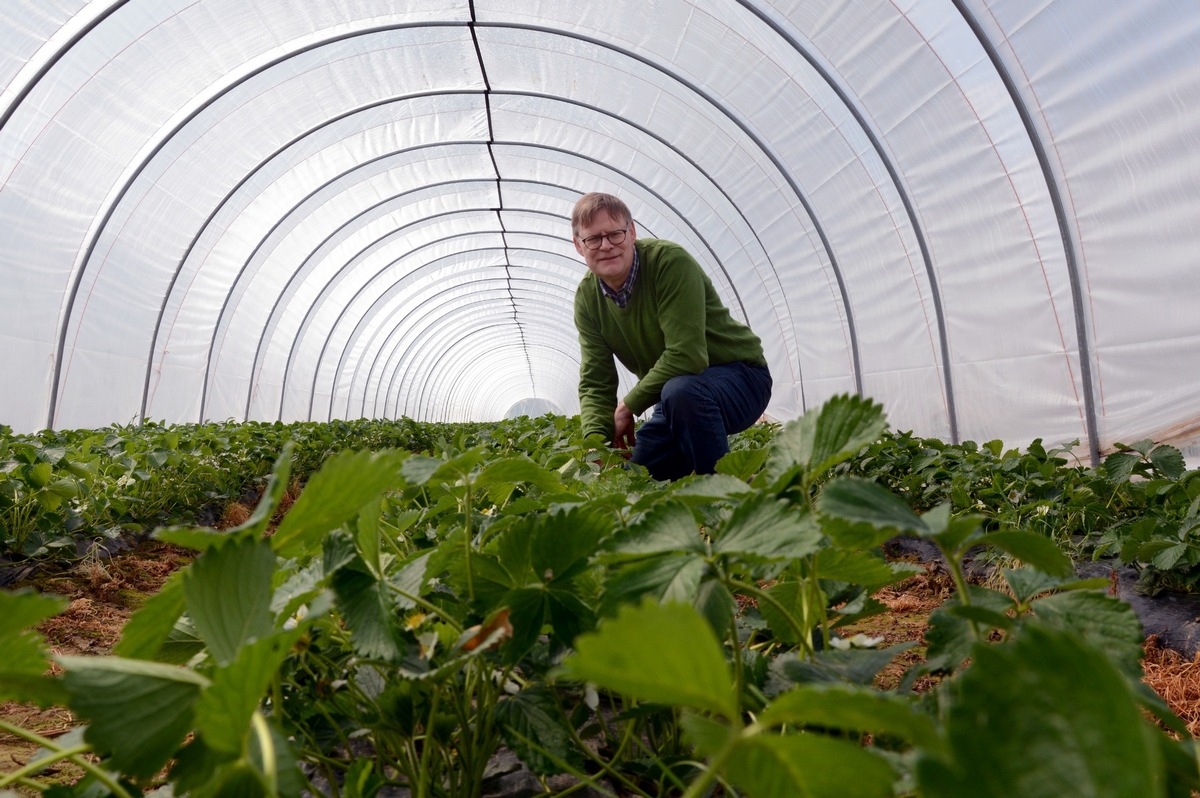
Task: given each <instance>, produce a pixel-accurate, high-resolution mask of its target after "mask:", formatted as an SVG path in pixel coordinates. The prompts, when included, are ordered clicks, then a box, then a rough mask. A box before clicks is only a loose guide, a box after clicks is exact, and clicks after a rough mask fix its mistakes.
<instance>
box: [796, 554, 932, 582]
mask: <svg viewBox="0 0 1200 798" xmlns="http://www.w3.org/2000/svg"><path fill="white" fill-rule="evenodd" d="M924 570H925V569H924V568H922V567H921V566H919V565H915V564H913V563H904V562H894V563H893V562H888V561H887V560H885V559H884V558H883V556H882V553H881V552H879V551H878V550H875V551H846V550H845V549H838V548H827V549H821V551H819V552H818V553H817V574H818V575H819V576H820V577H821V578H822V579H833V580H836V581H839V582H850V583H852V584H855V585H862V586H863V587H864V588H866V589H867V591H868V592H871V593H874V592H875V591H876V590H878V589H879V588H881V587H885V586H887V585H890V584H893V583H895V582H898V581H900V580H902V579H907V578H908V577H910V576H912V575H914V574H919V573H922V572H923V571H924Z"/></svg>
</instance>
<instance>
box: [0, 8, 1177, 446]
mask: <svg viewBox="0 0 1200 798" xmlns="http://www.w3.org/2000/svg"><path fill="white" fill-rule="evenodd" d="M0 21H2V24H0V37H2V39H0V45H2V46H0V85H2V86H3V92H2V93H0V231H2V235H3V246H2V247H0V272H2V275H3V283H2V288H0V291H2V294H0V296H2V299H0V352H2V354H3V371H4V375H5V378H4V388H3V390H2V391H0V423H3V424H7V425H9V426H11V427H13V428H14V429H15V430H17V431H31V430H36V429H41V428H46V427H53V428H73V427H95V426H101V425H105V424H109V423H131V422H132V423H137V422H139V421H140V420H142V419H147V418H148V419H155V420H164V421H167V422H173V423H174V422H196V421H203V420H210V419H212V420H224V419H234V420H243V419H263V420H276V419H278V420H283V421H293V420H307V419H312V420H329V419H340V418H358V417H380V418H385V417H400V416H408V417H410V418H414V419H417V420H426V421H467V420H491V419H500V418H503V417H504V416H505V415H508V414H513V413H519V412H523V411H524V409H534V411H535V412H544V411H546V410H549V411H553V412H560V413H564V414H567V415H570V414H573V413H576V412H578V409H579V401H578V397H577V384H576V383H577V379H578V368H579V348H578V341H577V338H576V334H575V330H574V326H573V322H572V312H571V305H572V296H573V294H574V290H575V286H576V285H577V284H578V282H579V280H580V278H581V277H582V276H583V274H585V271H586V270H585V267H584V266H583V264H582V262H581V260H580V258H579V257H578V255H577V253H576V252H575V250H574V247H573V245H572V241H571V233H570V223H569V217H570V211H571V207H572V205H573V203H574V201H575V199H576V198H578V197H579V196H580V195H581V194H582V193H584V192H587V191H592V190H602V191H608V192H612V193H615V194H617V195H619V196H621V197H622V198H623V199H624V200H625V201H626V202H627V203H628V204H629V205H630V207H631V209H632V211H633V215H634V218H635V222H636V224H637V228H638V230H639V232H640V233H641V235H643V236H652V237H659V238H666V239H671V240H674V241H677V242H679V243H681V244H683V245H684V246H685V247H687V248H688V250H690V251H691V253H692V254H693V255H694V256H695V257H696V259H697V260H698V261H699V262H700V264H701V265H702V267H703V268H704V269H705V271H706V272H707V273H708V274H709V276H710V277H711V279H712V280H713V283H714V285H715V286H716V288H717V290H718V292H719V293H720V295H721V296H722V298H723V300H724V301H725V303H726V305H727V306H728V307H729V308H730V309H731V311H732V313H733V315H734V316H735V317H736V318H739V319H741V320H744V321H747V322H749V323H750V325H751V326H752V327H753V328H754V329H755V331H756V332H757V333H758V334H759V335H760V336H761V337H762V338H763V341H764V345H765V348H766V354H767V357H768V360H769V362H770V367H771V371H772V373H773V375H774V378H775V389H774V395H773V398H772V400H771V404H770V406H769V408H768V415H769V416H770V417H771V418H773V419H777V420H787V419H790V418H794V417H796V416H798V415H799V414H801V413H803V412H805V411H806V410H808V409H811V408H813V407H815V406H818V405H819V404H820V403H821V402H823V401H824V400H825V399H827V398H829V397H831V396H833V395H837V394H843V393H852V394H860V395H863V396H868V397H871V398H874V399H876V400H878V401H879V402H881V403H882V404H883V405H884V407H885V409H886V411H887V413H888V417H889V421H890V423H891V426H892V427H893V428H895V429H900V430H914V431H916V432H917V433H918V434H921V435H926V436H934V437H940V438H943V439H947V440H953V441H960V440H977V441H985V440H991V439H997V438H998V439H1002V440H1004V441H1006V442H1007V443H1009V444H1011V445H1024V444H1026V443H1028V442H1029V441H1031V440H1033V439H1035V438H1041V439H1043V440H1045V441H1046V442H1047V443H1055V444H1057V443H1071V442H1075V441H1078V447H1079V448H1078V451H1079V453H1080V456H1081V457H1082V458H1084V459H1087V458H1088V457H1089V456H1090V458H1091V459H1092V460H1095V458H1096V457H1097V456H1099V454H1100V453H1101V452H1103V451H1105V450H1106V449H1107V448H1108V447H1110V446H1111V445H1112V444H1114V443H1115V442H1119V441H1124V442H1133V441H1135V440H1138V439H1142V438H1147V437H1150V438H1154V439H1155V440H1160V441H1168V442H1172V443H1175V444H1176V445H1179V446H1180V447H1181V448H1183V449H1184V450H1185V452H1188V453H1189V455H1194V454H1195V453H1196V451H1197V440H1198V439H1200V424H1198V422H1197V411H1196V408H1195V405H1194V401H1193V397H1194V396H1195V395H1196V394H1197V389H1198V388H1200V368H1197V366H1200V362H1198V358H1197V355H1196V350H1197V343H1198V340H1197V339H1198V337H1200V321H1198V319H1200V317H1198V315H1197V314H1196V313H1195V312H1194V309H1193V306H1194V304H1195V302H1196V299H1197V297H1198V296H1200V270H1198V269H1197V268H1196V266H1195V265H1194V254H1193V247H1194V246H1195V242H1196V240H1197V232H1198V224H1200V222H1198V220H1200V5H1197V4H1196V3H1194V2H1187V1H1186V0H1139V2H1137V3H1127V2H1116V1H1115V0H787V1H779V2H767V1H766V0H694V1H693V0H655V1H654V2H644V0H637V1H634V2H624V1H622V0H615V1H614V2H609V3H602V4H600V3H589V2H580V1H578V0H559V1H558V2H534V0H503V2H500V1H499V0H474V1H473V2H463V1H462V0H408V2H404V3H397V2H394V0H387V1H386V2H385V0H320V2H317V1H316V0H303V1H302V2H296V0H290V1H289V2H284V1H283V0H254V2H249V3H247V2H244V0H91V2H84V1H83V0H5V2H4V3H3V6H2V7H0ZM622 379H623V380H624V381H625V383H627V384H628V385H631V384H632V382H631V378H630V377H629V375H628V374H624V375H623V377H622Z"/></svg>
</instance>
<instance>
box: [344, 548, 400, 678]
mask: <svg viewBox="0 0 1200 798" xmlns="http://www.w3.org/2000/svg"><path fill="white" fill-rule="evenodd" d="M330 586H331V587H332V588H333V592H334V597H335V604H336V606H337V608H338V611H339V612H341V614H342V616H343V618H344V619H345V621H346V625H347V626H348V627H349V628H350V641H351V642H352V643H353V644H354V650H355V651H357V652H358V653H359V654H360V655H362V656H364V657H367V658H368V659H382V660H386V661H389V662H396V661H398V660H399V659H400V657H401V655H402V651H401V646H400V642H399V640H398V639H397V634H396V626H395V618H396V604H395V602H394V600H393V599H392V594H391V593H392V591H391V587H389V585H388V583H387V581H381V580H379V579H376V578H375V577H374V576H373V575H371V574H370V573H368V572H367V571H366V570H365V569H364V568H363V567H362V565H361V563H355V564H354V565H349V566H346V567H343V568H339V569H338V570H337V571H334V573H333V576H332V577H331V578H330Z"/></svg>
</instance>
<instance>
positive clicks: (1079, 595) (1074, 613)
mask: <svg viewBox="0 0 1200 798" xmlns="http://www.w3.org/2000/svg"><path fill="white" fill-rule="evenodd" d="M1033 612H1034V615H1035V617H1036V618H1037V620H1038V621H1039V622H1040V623H1041V624H1043V625H1045V626H1047V627H1049V628H1052V629H1057V630H1059V631H1067V630H1070V631H1073V632H1075V633H1076V634H1078V635H1080V636H1082V637H1083V639H1084V640H1085V641H1086V642H1087V643H1089V644H1090V645H1092V646H1095V647H1096V648H1097V649H1099V650H1100V651H1103V652H1105V653H1106V654H1107V655H1108V657H1109V659H1110V660H1112V662H1113V663H1115V664H1116V665H1117V667H1118V668H1120V669H1121V670H1122V671H1124V672H1125V674H1126V675H1128V676H1130V677H1132V678H1135V679H1138V678H1141V676H1142V666H1141V661H1142V653H1143V652H1142V640H1143V639H1144V637H1145V635H1144V634H1143V631H1142V622H1141V621H1140V620H1139V619H1138V616H1137V613H1136V612H1134V610H1133V607H1131V606H1130V605H1129V603H1128V602H1126V601H1122V600H1121V599H1119V598H1116V597H1115V596H1109V595H1105V594H1104V593H1101V592H1099V591H1090V590H1089V591H1083V590H1078V591H1073V592H1070V593H1056V594H1054V595H1052V596H1046V597H1045V598H1042V599H1038V600H1037V601H1035V602H1034V603H1033Z"/></svg>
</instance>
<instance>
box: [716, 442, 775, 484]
mask: <svg viewBox="0 0 1200 798" xmlns="http://www.w3.org/2000/svg"><path fill="white" fill-rule="evenodd" d="M770 454H771V450H770V448H768V447H765V446H764V447H760V448H757V449H738V450H737V451H733V452H729V453H728V454H726V455H725V456H724V457H722V458H721V459H720V460H718V461H717V473H718V474H724V475H728V476H731V477H735V478H736V479H737V480H739V481H740V482H742V483H743V484H744V483H746V482H748V481H749V480H751V479H752V478H753V477H754V475H755V474H757V473H758V472H759V471H761V470H762V468H763V466H764V465H766V463H767V457H769V456H770Z"/></svg>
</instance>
